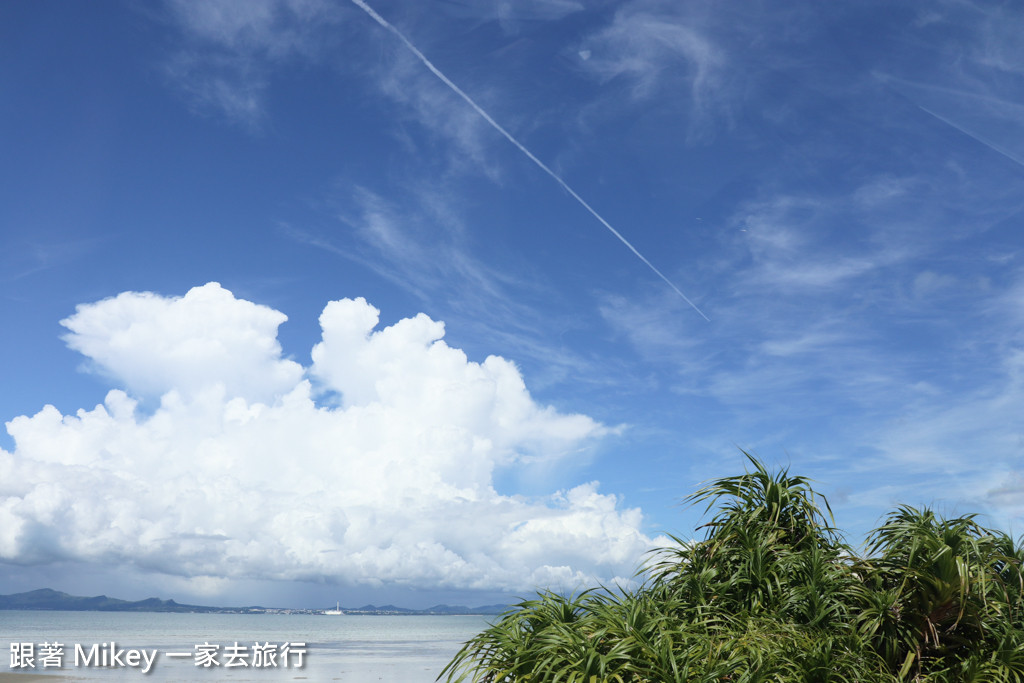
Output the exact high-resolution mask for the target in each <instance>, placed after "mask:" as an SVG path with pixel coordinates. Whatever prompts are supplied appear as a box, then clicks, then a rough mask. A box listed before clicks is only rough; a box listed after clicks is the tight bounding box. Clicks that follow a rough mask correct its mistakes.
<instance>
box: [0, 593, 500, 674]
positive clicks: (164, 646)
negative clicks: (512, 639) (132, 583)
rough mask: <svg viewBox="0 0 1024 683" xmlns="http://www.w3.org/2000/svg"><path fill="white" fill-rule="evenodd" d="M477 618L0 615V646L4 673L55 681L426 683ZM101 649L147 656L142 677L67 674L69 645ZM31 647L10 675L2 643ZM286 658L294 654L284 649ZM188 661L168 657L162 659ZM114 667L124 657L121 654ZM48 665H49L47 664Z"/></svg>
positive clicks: (71, 662) (483, 620)
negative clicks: (258, 649)
mask: <svg viewBox="0 0 1024 683" xmlns="http://www.w3.org/2000/svg"><path fill="white" fill-rule="evenodd" d="M490 618H491V617H482V616H436V617H435V616H355V615H353V616H349V615H343V616H321V615H305V614H301V615H300V614H295V615H287V614H280V615H278V614H260V615H245V614H166V613H131V612H37V611H31V612H30V611H0V647H3V648H4V658H5V659H4V665H5V666H4V668H0V671H5V672H11V673H14V672H19V671H21V672H26V671H27V672H32V673H59V674H63V675H65V676H70V677H73V678H77V679H84V680H104V681H109V680H112V679H116V680H119V681H124V680H128V679H135V680H139V681H202V682H206V683H209V682H210V681H224V680H228V681H253V682H263V681H267V682H269V681H292V680H306V681H344V682H346V683H377V682H379V681H395V682H402V683H405V682H409V683H419V682H423V683H427V682H429V681H433V680H434V679H435V678H436V677H437V675H438V673H440V671H441V669H443V668H444V666H445V664H447V663H448V661H449V660H450V659H451V657H452V656H453V655H454V654H455V653H456V652H457V651H458V649H459V647H460V646H461V645H462V643H464V642H465V641H466V640H468V639H469V638H470V637H472V636H473V635H474V634H476V633H478V632H479V631H480V630H482V629H483V628H485V627H486V626H487V623H488V619H490ZM111 641H113V642H114V643H116V646H115V649H117V650H122V649H124V650H127V649H138V650H148V651H152V650H154V649H155V650H157V656H156V659H155V662H154V664H153V667H152V670H151V671H150V672H149V673H148V674H143V673H142V671H141V668H142V667H141V666H139V667H134V668H133V667H128V666H125V667H115V668H103V667H99V666H89V667H86V666H84V665H83V657H81V656H80V657H79V665H78V666H75V651H76V647H75V646H76V645H78V646H81V650H82V654H84V655H88V653H89V652H90V650H91V648H92V646H93V645H98V646H100V647H99V648H97V650H96V652H95V655H94V660H93V661H95V660H96V658H98V657H99V655H100V652H101V651H102V650H104V649H106V650H107V651H109V647H107V645H106V644H109V643H110V642H111ZM54 642H57V643H60V644H61V645H63V648H62V650H63V656H62V658H61V659H62V662H63V668H61V669H57V668H44V667H43V666H42V661H41V656H42V654H43V651H44V648H43V647H42V644H43V643H51V644H52V643H54ZM12 643H13V644H16V645H15V647H16V648H17V649H19V652H20V654H27V653H26V652H25V651H24V649H23V648H21V647H20V646H19V645H17V644H20V643H31V644H33V645H34V647H33V653H32V654H33V658H34V663H35V668H34V669H31V668H11V666H10V664H11V659H12V657H14V656H15V655H14V653H11V651H10V648H11V645H12ZM205 643H209V644H210V645H216V646H219V649H218V650H217V651H216V652H217V656H216V659H217V661H219V662H220V666H210V667H209V668H206V667H202V666H196V662H195V655H196V646H197V645H203V644H205ZM255 643H258V644H259V645H264V644H269V645H270V646H271V647H270V649H271V650H273V649H274V646H277V652H278V658H277V661H276V664H277V665H276V666H263V667H259V668H255V667H253V666H252V663H253V659H254V657H256V656H257V655H256V653H255V652H254V651H253V650H254V648H253V646H254V644H255ZM286 643H305V655H304V656H303V660H304V666H303V668H301V669H298V668H294V663H295V661H296V655H295V653H294V652H293V653H292V654H291V655H290V656H289V659H290V660H291V663H292V664H293V666H290V667H289V668H284V667H283V666H281V661H280V660H281V657H280V655H281V652H282V650H283V646H284V644H286ZM236 644H237V646H238V648H239V649H236V650H235V653H236V654H237V655H239V656H238V657H237V658H235V659H234V660H233V661H235V662H239V661H245V662H246V663H247V664H249V666H244V667H243V666H234V667H227V666H226V664H227V662H228V659H229V657H228V655H227V649H228V648H230V647H233V646H235V645H236ZM289 649H291V650H294V649H296V648H294V647H290V648H289ZM168 652H171V653H175V652H177V653H189V654H188V656H187V657H179V658H172V657H168V656H167V654H166V653H168ZM121 659H126V656H125V655H122V656H121ZM51 661H52V658H51Z"/></svg>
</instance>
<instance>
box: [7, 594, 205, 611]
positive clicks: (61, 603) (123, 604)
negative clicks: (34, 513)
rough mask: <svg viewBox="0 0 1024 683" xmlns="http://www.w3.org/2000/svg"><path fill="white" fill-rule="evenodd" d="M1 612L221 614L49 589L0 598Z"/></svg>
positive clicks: (165, 602)
mask: <svg viewBox="0 0 1024 683" xmlns="http://www.w3.org/2000/svg"><path fill="white" fill-rule="evenodd" d="M0 609H28V610H66V611H69V612H222V611H225V610H223V609H222V608H219V607H204V606H202V605H179V604H178V603H176V602H174V600H161V599H159V598H147V599H145V600H137V601H135V602H130V601H128V600H119V599H117V598H108V597H107V596H106V595H97V596H96V597H92V598H84V597H81V596H79V595H69V594H68V593H62V592H60V591H55V590H52V589H50V588H40V589H39V590H34V591H29V592H28V593H14V594H13V595H0Z"/></svg>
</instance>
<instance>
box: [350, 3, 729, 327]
mask: <svg viewBox="0 0 1024 683" xmlns="http://www.w3.org/2000/svg"><path fill="white" fill-rule="evenodd" d="M352 3H353V4H354V5H356V6H357V7H359V9H361V10H363V11H364V12H366V13H367V14H368V15H370V18H371V19H373V20H374V21H376V22H377V23H378V24H380V25H381V26H383V27H384V28H386V29H387V30H388V31H391V32H392V33H394V34H395V36H397V37H398V39H399V40H401V41H402V42H403V43H404V44H405V46H406V47H407V48H409V51H410V52H412V53H413V54H414V55H416V58H417V59H419V60H420V61H421V62H422V63H423V66H425V67H427V68H428V69H430V72H431V73H432V74H434V75H435V76H437V77H438V78H439V79H441V82H442V83H444V84H445V85H447V86H448V87H449V88H451V90H452V92H454V93H455V94H456V95H458V96H459V97H461V98H462V99H463V100H465V102H466V104H468V105H469V106H471V107H473V110H474V111H476V113H477V114H479V115H480V116H481V117H483V119H484V121H486V122H487V123H489V124H491V127H492V128H494V130H496V131H498V132H499V133H501V134H502V135H504V136H505V139H506V140H508V141H509V142H511V143H512V144H513V145H515V146H516V147H517V148H518V149H519V151H520V152H522V153H523V154H525V155H526V157H527V158H528V159H529V160H530V161H532V162H533V163H535V164H536V165H537V166H538V168H540V170H542V171H544V172H545V173H547V174H548V175H549V176H551V177H552V178H554V179H555V182H556V183H558V184H559V185H561V186H562V189H563V190H565V191H566V192H568V193H569V194H570V195H571V196H572V198H573V199H575V200H576V201H577V202H579V204H580V206H582V207H583V208H584V209H586V210H587V211H589V212H590V215H591V216H593V217H594V218H596V219H597V220H598V221H600V223H601V225H603V226H604V227H606V228H608V230H610V231H611V233H612V234H613V235H615V236H616V237H618V238H619V241H620V242H622V243H623V244H625V245H626V247H628V248H629V250H630V251H631V252H633V253H634V254H635V255H636V257H637V258H638V259H640V260H641V261H643V262H644V265H646V266H647V267H648V268H650V269H651V271H652V272H653V273H654V274H655V275H657V276H658V277H660V278H661V279H662V280H663V281H664V282H665V284H667V285H668V286H669V287H671V288H672V289H673V290H674V291H675V293H676V294H678V295H679V296H681V297H682V298H683V301H685V302H686V303H688V304H690V307H691V308H692V309H693V310H695V311H697V312H698V313H700V316H701V317H702V318H704V319H705V320H707V321H708V322H711V319H710V318H708V317H707V316H706V315H704V311H702V310H700V309H699V308H697V304H695V303H693V302H692V301H690V300H689V299H688V298H687V297H686V295H685V294H683V292H682V291H681V290H680V289H679V288H678V287H676V286H675V285H674V284H672V281H671V280H669V279H668V278H667V277H665V276H664V275H663V274H662V273H661V271H660V270H658V269H657V268H655V267H654V264H653V263H651V262H650V261H648V260H647V259H646V258H644V255H643V254H641V253H640V252H639V251H637V249H636V247H634V246H633V245H632V244H630V243H629V240H627V239H626V238H625V237H623V236H622V235H621V234H620V233H619V231H618V230H616V229H615V228H613V227H612V225H611V223H609V222H608V221H606V220H605V219H604V218H602V217H601V214H599V213H598V212H597V211H595V210H594V208H593V207H592V206H590V204H587V202H586V201H585V200H584V199H583V197H581V196H579V195H578V194H576V191H575V190H573V189H572V188H571V187H569V184H568V183H566V182H565V181H564V180H562V179H561V178H560V177H559V176H558V174H557V173H555V172H554V171H552V170H551V169H550V168H548V167H547V165H546V164H545V163H544V162H543V161H541V160H540V159H538V158H537V157H535V156H534V155H533V153H532V152H531V151H530V150H528V149H526V147H524V146H523V144H522V143H521V142H519V141H518V140H516V139H515V138H514V137H512V134H511V133H509V132H508V131H507V130H505V129H504V128H502V127H501V124H499V123H498V122H497V121H495V120H494V119H492V118H491V116H490V114H488V113H487V112H485V111H484V110H483V109H482V108H481V107H480V105H478V104H477V103H476V102H474V101H473V98H472V97H470V96H469V95H467V94H466V93H464V92H462V89H461V88H459V86H457V85H455V84H454V83H452V81H451V80H450V79H449V78H448V77H447V76H445V75H444V74H443V73H441V71H440V70H439V69H438V68H437V67H436V66H434V64H433V62H431V61H430V60H429V59H427V56H426V55H425V54H423V53H422V52H420V51H419V49H417V47H416V46H415V45H413V44H412V43H411V42H409V39H408V38H406V37H405V36H404V35H402V32H401V31H399V30H398V29H397V28H395V27H394V26H392V25H391V24H390V23H389V22H388V20H387V19H385V18H384V17H382V16H381V15H379V14H377V13H376V12H375V11H374V10H373V8H372V7H370V6H369V5H367V4H366V3H365V2H363V0H352Z"/></svg>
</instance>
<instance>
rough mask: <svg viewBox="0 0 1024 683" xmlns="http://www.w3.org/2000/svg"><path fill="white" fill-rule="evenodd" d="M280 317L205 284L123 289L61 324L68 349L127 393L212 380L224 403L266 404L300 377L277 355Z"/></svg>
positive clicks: (155, 392) (192, 386)
mask: <svg viewBox="0 0 1024 683" xmlns="http://www.w3.org/2000/svg"><path fill="white" fill-rule="evenodd" d="M287 319H288V317H287V316H285V315H284V314H283V313H280V312H278V311H275V310H273V309H271V308H267V307H266V306H259V305H257V304H254V303H251V302H248V301H242V300H238V299H236V298H235V297H234V295H232V294H231V292H229V291H227V290H225V289H223V288H222V287H221V286H220V285H219V284H217V283H215V282H211V283H209V284H207V285H204V286H202V287H195V288H193V289H192V290H190V291H189V292H188V293H187V294H186V295H185V296H184V297H180V298H164V297H160V296H157V295H155V294H151V293H148V292H147V293H138V292H125V293H123V294H120V295H118V296H116V297H114V298H111V299H105V300H103V301H100V302H97V303H93V304H85V305H81V306H78V308H77V311H76V312H75V314H74V315H72V316H71V317H69V318H67V319H65V320H62V321H61V325H63V326H64V327H66V328H68V329H69V330H70V333H69V334H68V335H66V336H65V337H64V340H65V341H66V342H67V344H68V346H70V347H71V348H72V349H74V350H75V351H79V352H80V353H82V354H83V355H85V356H86V357H88V358H90V359H91V360H92V361H93V363H94V365H95V366H96V367H97V369H98V370H99V371H100V372H101V373H103V374H105V375H107V376H109V377H112V378H114V379H115V380H117V382H118V384H120V385H123V386H125V387H127V388H128V389H129V390H131V391H132V392H135V393H138V394H141V395H143V396H160V395H163V394H164V393H166V392H168V391H171V390H172V389H174V390H178V391H183V392H185V393H193V392H194V391H196V390H198V389H202V388H205V387H208V386H212V385H214V384H216V383H220V384H221V385H223V387H224V390H225V392H226V394H227V396H228V397H229V398H234V397H236V396H240V397H242V398H244V399H246V400H249V401H268V400H271V399H273V397H274V396H275V395H278V394H281V393H283V392H284V391H286V390H287V389H290V388H292V387H294V386H295V385H296V383H297V382H298V381H299V380H300V379H301V378H302V373H303V371H302V367H301V366H300V365H299V364H298V363H295V362H294V361H290V360H284V359H282V358H281V346H280V344H278V342H277V328H278V326H279V325H280V324H281V323H283V322H285V321H286V320H287Z"/></svg>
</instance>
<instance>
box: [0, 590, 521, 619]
mask: <svg viewBox="0 0 1024 683" xmlns="http://www.w3.org/2000/svg"><path fill="white" fill-rule="evenodd" d="M508 607H509V606H508V605H483V606H481V607H464V606H462V605H456V606H451V605H435V606H434V607H429V608H427V609H422V610H417V609H407V608H405V607H395V606H394V605H384V606H382V607H377V606H376V605H364V606H362V607H341V610H342V611H343V612H344V613H345V614H346V615H374V614H388V615H410V616H415V615H434V616H442V615H476V614H482V615H490V614H501V613H502V612H504V611H505V610H506V609H508ZM330 609H332V608H330V607H326V608H324V609H295V608H289V607H261V606H257V605H253V606H250V607H210V606H208V605H183V604H181V603H177V602H175V601H174V600H161V599H160V598H147V599H145V600H136V601H130V600H121V599H119V598H110V597H107V596H106V595H97V596H94V597H83V596H79V595H70V594H68V593H63V592H61V591H56V590H53V589H51V588H40V589H38V590H34V591H28V592H27V593H13V594H11V595H0V610H41V611H45V610H49V611H67V612H181V613H189V614H195V613H204V612H206V613H210V614H323V613H324V612H326V611H329V610H330Z"/></svg>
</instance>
